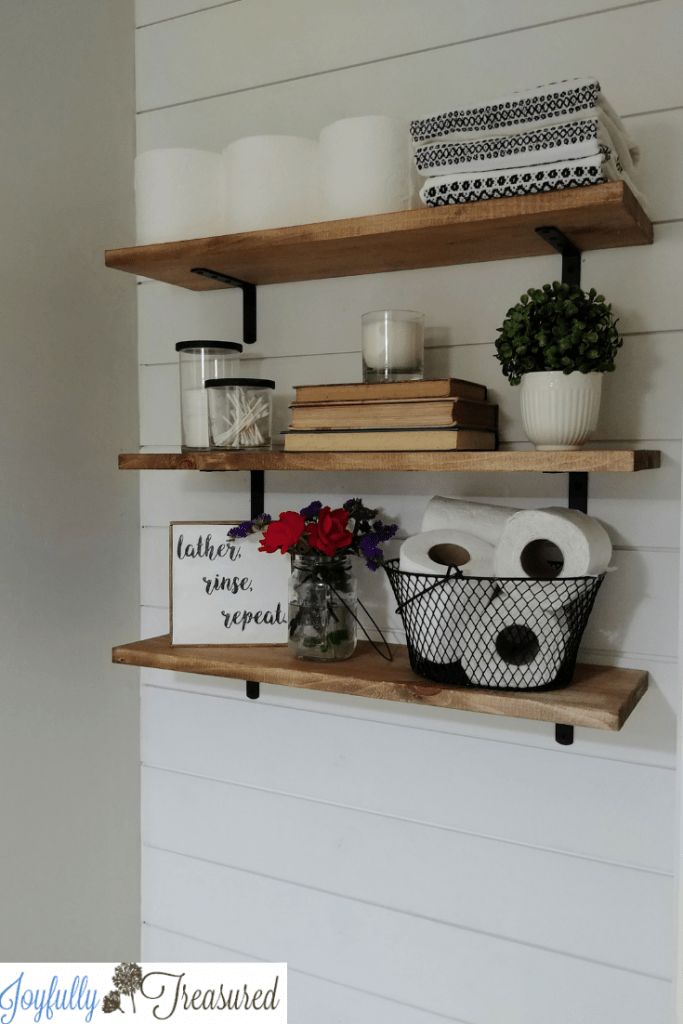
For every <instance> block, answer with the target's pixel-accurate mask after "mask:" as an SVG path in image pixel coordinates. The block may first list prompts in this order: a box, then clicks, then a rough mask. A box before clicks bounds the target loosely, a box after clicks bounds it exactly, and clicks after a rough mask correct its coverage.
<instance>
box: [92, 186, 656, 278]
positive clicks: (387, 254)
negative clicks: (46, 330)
mask: <svg viewBox="0 0 683 1024" xmlns="http://www.w3.org/2000/svg"><path fill="white" fill-rule="evenodd" d="M548 225H550V226H553V227H556V228H558V229H559V230H560V231H562V232H563V233H564V234H565V235H566V236H567V238H569V240H570V241H571V242H573V243H574V245H576V246H578V248H579V249H580V250H582V251H585V250H590V249H610V248H615V247H619V246H630V245H648V244H649V243H651V242H652V238H653V233H652V225H651V223H650V221H649V220H648V218H647V217H646V215H645V214H644V213H643V210H642V209H641V207H640V206H639V204H638V203H637V201H636V200H635V199H634V197H633V195H632V193H631V192H630V190H629V188H628V186H627V185H625V184H624V182H623V181H615V182H609V183H607V184H603V185H591V186H589V187H586V188H576V189H566V190H564V191H559V192H546V193H543V194H542V195H536V196H513V197H511V198H509V199H488V200H485V201H482V202H478V203H467V204H463V205H461V206H442V207H439V208H436V209H434V208H428V207H424V208H422V209H419V210H407V211H405V212H400V213H387V214H380V215H377V216H373V217H353V218H350V219H348V220H336V221H328V222H325V223H320V224H304V225H299V226H296V227H289V228H275V229H272V230H270V231H254V232H249V233H244V234H237V235H219V236H217V237H215V238H195V239H190V240H187V241H182V242H166V243H163V244H157V245H142V246H133V247H130V248H127V249H109V250H108V251H107V252H106V254H105V263H106V265H107V266H108V267H114V268H115V269H117V270H124V271H127V272H128V273H131V274H139V275H141V276H143V277H150V278H153V279H155V280H157V281H165V282H167V283H168V284H175V285H180V286H181V287H183V288H190V289H191V290H193V291H207V290H212V289H216V288H225V287H228V286H226V285H225V284H222V283H219V282H217V281H212V280H210V279H208V278H205V277H200V276H198V275H197V274H193V273H191V271H192V269H193V268H194V267H206V268H208V269H210V270H214V271H218V272H220V273H223V274H228V275H229V276H231V277H237V278H240V279H241V280H243V281H249V282H251V283H252V284H257V285H259V284H276V283H280V282H285V281H310V280H317V279H322V278H327V277H349V276H354V275H358V274H378V273H384V272H386V271H394V270H413V269H416V268H418V267H442V266H452V265H455V264H459V263H480V262H484V261H487V260H504V259H515V258H518V257H520V256H543V255H548V254H549V253H551V252H553V251H554V250H552V249H551V248H550V246H549V245H548V244H547V243H546V242H544V241H543V239H542V238H540V236H539V235H537V234H536V233H535V228H537V227H543V226H548Z"/></svg>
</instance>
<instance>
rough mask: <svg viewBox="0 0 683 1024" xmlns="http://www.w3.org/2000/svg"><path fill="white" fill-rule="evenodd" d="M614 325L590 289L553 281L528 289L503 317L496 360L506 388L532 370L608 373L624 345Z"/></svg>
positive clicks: (609, 309)
mask: <svg viewBox="0 0 683 1024" xmlns="http://www.w3.org/2000/svg"><path fill="white" fill-rule="evenodd" d="M616 325H617V321H616V320H615V319H614V316H613V315H612V306H611V304H610V305H606V303H605V296H604V295H598V293H597V292H596V290H595V288H591V290H590V291H589V292H584V291H583V290H582V289H581V288H579V287H578V285H568V284H560V283H559V281H553V283H552V284H544V285H543V287H542V288H529V290H528V291H527V292H526V293H525V294H524V295H522V297H521V300H520V302H519V303H518V304H517V305H516V306H513V307H512V309H509V310H508V311H507V315H506V319H505V320H504V321H503V326H502V327H499V328H498V330H499V332H500V337H499V338H498V339H497V341H496V356H495V358H496V359H498V360H499V361H500V363H501V365H502V368H503V373H504V374H505V376H506V377H507V378H508V380H509V381H510V383H511V384H519V383H520V381H521V379H522V374H525V373H533V372H534V371H537V370H561V371H562V372H563V373H565V374H569V373H572V372H573V371H575V370H578V371H579V373H590V372H591V371H596V372H598V373H608V372H610V371H611V370H613V369H614V358H615V356H616V353H617V349H618V348H621V346H622V345H623V341H622V339H621V338H620V337H619V333H618V331H617V327H616Z"/></svg>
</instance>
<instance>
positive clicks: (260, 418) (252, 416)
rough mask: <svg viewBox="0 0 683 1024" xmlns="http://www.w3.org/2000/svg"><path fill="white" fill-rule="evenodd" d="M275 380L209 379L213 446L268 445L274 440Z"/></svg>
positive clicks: (242, 446) (210, 437)
mask: <svg viewBox="0 0 683 1024" xmlns="http://www.w3.org/2000/svg"><path fill="white" fill-rule="evenodd" d="M274 388H275V381H274V380H265V379H263V378H261V377H223V378H218V379H217V380H207V382H206V391H207V394H208V397H209V444H210V446H211V448H267V447H269V446H270V443H271V431H272V427H271V423H272V397H273V389H274Z"/></svg>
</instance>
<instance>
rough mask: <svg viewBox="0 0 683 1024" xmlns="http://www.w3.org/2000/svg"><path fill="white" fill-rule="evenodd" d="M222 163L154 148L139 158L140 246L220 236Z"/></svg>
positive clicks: (204, 154) (200, 154)
mask: <svg viewBox="0 0 683 1024" xmlns="http://www.w3.org/2000/svg"><path fill="white" fill-rule="evenodd" d="M222 201H223V197H222V160H221V155H220V153H211V152H208V151H206V150H202V149H150V150H147V152H145V153H141V154H140V155H139V156H137V157H136V158H135V222H136V229H137V243H138V245H150V244H152V243H154V242H174V241H177V240H178V239H183V238H204V237H206V236H211V235H216V234H218V233H219V231H220V229H221V223H222Z"/></svg>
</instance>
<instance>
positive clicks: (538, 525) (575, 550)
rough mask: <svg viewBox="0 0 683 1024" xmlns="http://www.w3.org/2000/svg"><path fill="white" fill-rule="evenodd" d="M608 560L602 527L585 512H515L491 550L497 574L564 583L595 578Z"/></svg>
mask: <svg viewBox="0 0 683 1024" xmlns="http://www.w3.org/2000/svg"><path fill="white" fill-rule="evenodd" d="M611 557H612V543H611V541H610V539H609V535H608V533H607V531H606V530H605V528H604V527H603V526H602V525H601V524H600V523H599V522H598V521H597V519H593V518H592V517H591V516H587V515H586V514H585V513H584V512H579V511H577V510H576V509H569V508H545V509H530V510H528V511H524V512H517V514H516V515H514V516H512V518H511V519H510V520H509V521H508V522H507V523H506V525H505V527H504V529H503V532H502V534H501V537H500V540H499V541H498V544H497V546H496V551H495V555H494V558H493V567H494V572H495V575H496V576H500V577H517V578H524V577H527V578H530V579H556V578H557V579H567V578H569V577H572V576H597V575H599V574H600V573H603V572H605V570H606V569H607V567H608V566H609V563H610V559H611Z"/></svg>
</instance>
